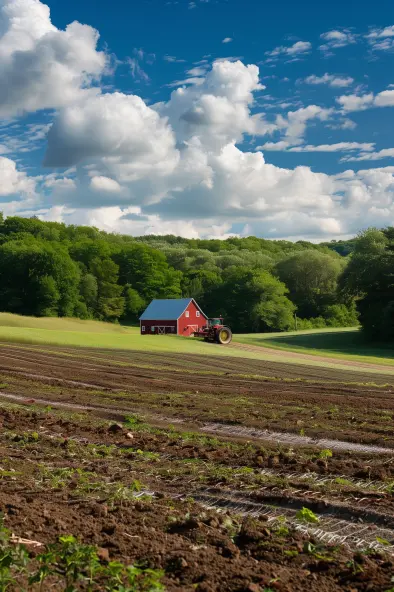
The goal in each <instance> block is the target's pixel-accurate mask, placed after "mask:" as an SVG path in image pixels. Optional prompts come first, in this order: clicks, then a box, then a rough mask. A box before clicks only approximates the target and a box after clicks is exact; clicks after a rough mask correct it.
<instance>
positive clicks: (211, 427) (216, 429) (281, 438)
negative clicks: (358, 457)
mask: <svg viewBox="0 0 394 592" xmlns="http://www.w3.org/2000/svg"><path fill="white" fill-rule="evenodd" d="M0 397H3V398H5V399H9V400H13V401H18V402H21V403H23V404H26V403H28V402H30V404H32V403H34V404H37V405H45V406H48V405H50V406H51V407H54V408H56V407H61V408H64V409H71V410H74V411H93V412H97V413H100V414H105V415H107V416H109V417H117V418H119V419H124V416H125V415H127V414H130V413H131V412H132V411H134V412H137V413H138V412H139V411H140V410H139V409H138V408H136V409H134V410H132V409H130V408H129V409H121V408H108V407H105V406H99V405H80V404H78V403H67V402H65V401H56V400H51V399H41V398H39V399H37V398H35V399H28V398H27V397H26V396H24V395H16V394H12V393H5V392H0ZM142 412H143V413H144V415H145V416H146V417H147V418H149V419H150V420H152V421H158V422H163V423H167V424H174V423H176V424H180V425H182V424H185V425H191V424H192V423H193V422H192V420H189V421H185V420H183V419H180V418H168V417H165V416H161V415H155V414H149V415H147V414H146V410H142ZM195 429H196V430H198V431H199V432H202V433H206V434H220V435H223V436H228V437H233V438H234V437H235V438H241V439H248V440H255V441H268V442H276V443H282V444H290V445H295V446H306V447H311V446H313V447H316V448H321V449H327V448H331V449H333V450H339V451H349V452H360V453H366V454H372V455H375V454H389V455H391V456H394V449H392V448H384V447H382V446H373V445H367V444H357V443H354V442H344V441H341V440H328V439H313V438H310V437H309V436H299V435H297V434H291V433H284V432H270V431H268V430H258V429H255V428H246V427H240V428H238V427H237V426H233V425H229V424H215V423H204V424H203V425H196V426H195Z"/></svg>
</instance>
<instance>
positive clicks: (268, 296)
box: [0, 217, 394, 332]
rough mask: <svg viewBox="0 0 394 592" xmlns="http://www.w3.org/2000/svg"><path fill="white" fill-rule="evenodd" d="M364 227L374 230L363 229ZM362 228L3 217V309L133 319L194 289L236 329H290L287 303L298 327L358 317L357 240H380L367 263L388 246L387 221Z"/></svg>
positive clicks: (369, 248) (211, 311)
mask: <svg viewBox="0 0 394 592" xmlns="http://www.w3.org/2000/svg"><path fill="white" fill-rule="evenodd" d="M368 232H369V233H371V232H372V233H373V232H375V233H376V236H379V240H377V239H376V240H375V242H374V241H373V239H369V238H366V237H368V236H370V235H369V234H368ZM368 232H367V233H366V234H365V235H363V236H364V238H363V237H361V238H358V239H354V240H351V241H344V242H332V243H322V244H319V245H316V244H312V243H309V242H306V241H299V242H297V243H292V242H290V241H276V240H266V239H261V238H256V237H247V238H229V239H227V240H224V241H221V240H196V239H183V238H180V237H176V236H172V235H169V236H143V237H138V238H135V237H131V236H125V235H117V234H108V233H106V232H103V231H99V230H98V229H96V228H92V227H86V226H66V225H65V224H60V223H56V222H42V221H40V220H38V219H36V218H19V217H9V218H7V219H6V220H4V219H3V218H2V217H1V218H0V310H2V311H7V312H13V313H18V314H25V315H35V316H76V317H79V318H94V319H101V320H106V321H115V322H116V321H120V322H124V323H133V322H136V321H137V319H138V316H139V314H140V313H141V311H142V310H143V309H144V308H145V306H146V305H147V304H148V303H149V302H150V300H151V299H152V298H178V297H187V296H191V297H194V298H196V299H197V300H198V302H199V304H200V305H201V307H202V308H203V310H205V312H206V313H207V314H208V315H217V314H222V315H223V316H224V317H225V318H226V322H227V323H228V324H230V325H231V326H232V328H233V330H234V331H236V332H251V331H281V330H287V329H293V328H294V324H295V321H294V313H296V314H297V316H298V327H299V328H312V327H324V326H350V325H355V324H357V322H358V321H357V312H356V305H355V303H356V302H357V301H360V302H361V300H362V298H363V295H364V292H363V289H364V288H365V286H359V285H358V284H357V287H355V285H356V283H355V279H354V278H355V277H359V275H360V274H359V271H358V268H356V267H355V266H357V265H358V266H363V265H364V263H363V262H364V259H365V257H364V259H363V257H362V255H361V254H360V249H364V250H363V253H364V255H365V252H368V253H369V252H370V251H371V253H373V252H374V251H373V250H374V249H378V247H377V246H376V244H379V249H380V250H379V249H378V251H377V252H376V253H375V255H374V256H375V259H374V260H373V261H372V262H371V261H369V260H368V261H367V262H366V263H368V265H369V264H371V265H374V264H375V263H376V261H377V259H376V258H379V257H386V255H384V253H386V254H387V256H390V253H391V252H390V248H391V246H390V245H391V242H390V241H391V240H392V239H391V237H390V236H391V235H390V236H389V234H388V233H390V231H384V232H383V231H368ZM391 232H393V231H391ZM385 233H386V234H385ZM382 237H383V238H382ZM368 241H369V242H368ZM379 241H380V242H379ZM375 243H376V244H375ZM359 245H364V246H359ZM353 251H355V254H354V255H353V256H352V255H351V253H352V252H353ZM383 273H385V272H383ZM367 275H368V272H367ZM338 285H339V286H340V289H338ZM387 298H388V302H391V301H390V297H389V296H387ZM393 300H394V297H393ZM363 302H364V301H363ZM363 306H364V308H365V305H362V306H361V308H362V307H363ZM393 308H394V305H393ZM390 310H391V309H390ZM387 314H389V312H387ZM365 316H366V314H365V310H364V309H363V310H362V320H363V319H364V317H365Z"/></svg>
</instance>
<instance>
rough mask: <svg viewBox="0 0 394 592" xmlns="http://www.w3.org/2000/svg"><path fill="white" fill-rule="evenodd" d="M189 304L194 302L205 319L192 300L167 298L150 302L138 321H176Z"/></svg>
mask: <svg viewBox="0 0 394 592" xmlns="http://www.w3.org/2000/svg"><path fill="white" fill-rule="evenodd" d="M191 302H194V304H195V305H196V307H197V308H198V309H199V310H200V312H201V314H202V315H203V316H204V317H205V318H207V316H206V315H205V314H204V313H203V311H202V310H201V309H200V307H199V306H198V304H197V303H196V301H195V300H194V298H169V299H162V300H152V302H151V303H150V304H149V306H148V307H147V308H146V310H145V311H144V312H143V313H142V315H141V316H140V321H168V320H177V319H179V317H180V316H181V315H182V314H183V313H184V312H185V310H186V309H187V307H188V306H189V304H190V303H191Z"/></svg>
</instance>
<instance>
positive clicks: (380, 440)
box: [0, 344, 394, 592]
mask: <svg viewBox="0 0 394 592" xmlns="http://www.w3.org/2000/svg"><path fill="white" fill-rule="evenodd" d="M393 385H394V377H393V376H392V375H387V376H385V375H384V374H383V373H382V374H376V373H375V374H370V373H368V372H365V371H363V370H362V369H360V371H357V372H355V371H353V370H340V371H339V370H334V369H329V368H324V369H323V368H322V369H320V368H317V367H316V366H313V367H312V366H302V365H286V364H281V363H275V362H269V363H268V362H261V361H258V360H251V359H242V358H223V357H215V356H212V357H205V356H204V357H203V356H196V355H195V356H192V355H181V354H163V353H148V352H130V351H127V352H122V351H117V352H114V351H112V350H97V349H94V350H93V349H92V350H89V349H85V348H84V349H71V348H54V347H51V348H49V347H41V346H28V345H23V346H18V345H9V344H7V345H6V344H4V345H0V400H1V402H2V407H1V413H0V424H1V432H0V449H1V461H0V465H1V466H0V483H1V490H0V510H1V511H2V512H3V514H4V526H5V527H7V528H8V529H9V530H10V532H12V534H13V535H14V539H9V541H8V543H7V544H6V543H4V540H3V539H4V536H5V535H1V533H0V535H1V536H0V543H1V544H0V547H2V549H3V555H4V554H6V551H4V549H8V547H7V545H8V546H11V547H12V546H13V545H14V547H13V548H14V549H15V548H16V547H15V541H17V537H19V539H25V542H24V544H26V548H27V550H28V554H29V564H28V567H27V568H24V570H20V571H18V570H17V569H16V568H15V569H14V572H13V574H12V577H13V578H14V581H11V583H10V585H9V587H8V588H4V589H11V590H21V589H29V590H65V589H66V585H68V584H67V577H66V576H65V575H64V573H63V571H62V569H63V568H60V567H59V565H58V564H56V568H54V569H53V571H51V572H50V573H49V575H48V576H46V579H44V580H43V581H41V583H40V582H38V580H37V582H38V583H34V582H33V581H30V583H29V582H28V578H29V574H30V575H31V574H34V573H38V571H39V568H40V565H41V564H42V561H43V560H42V557H41V558H40V557H38V558H37V553H40V552H42V551H43V550H45V551H47V549H48V547H47V545H49V544H52V543H55V542H56V541H57V540H58V538H59V537H60V536H64V535H70V534H73V535H74V536H77V537H79V539H80V542H81V544H82V543H83V544H85V545H86V544H89V545H93V546H94V547H95V548H96V549H98V551H97V553H98V555H97V557H98V561H99V567H100V566H101V567H100V569H101V570H102V571H100V569H99V568H97V569H98V572H97V573H98V574H99V575H97V578H98V579H97V578H96V579H95V580H94V581H93V580H92V578H91V581H90V582H89V578H88V576H87V575H86V567H85V568H83V567H80V569H79V571H78V573H77V572H75V573H74V572H73V573H74V575H75V574H76V573H77V575H75V578H76V579H75V582H73V585H74V589H76V590H79V589H81V590H109V589H110V590H121V588H120V587H119V586H120V584H119V585H118V584H117V585H118V587H116V585H115V583H114V582H115V580H113V581H112V580H111V583H110V584H109V583H108V582H109V581H110V580H108V578H109V576H108V573H109V571H110V566H111V565H112V563H111V561H118V562H121V564H123V565H124V566H126V565H131V564H133V565H134V566H135V565H138V566H139V567H138V569H139V570H140V572H139V573H138V577H137V579H136V581H135V582H134V583H133V584H132V585H130V588H125V590H152V591H153V590H159V589H161V588H160V586H164V588H165V589H167V590H170V591H175V590H177V591H181V590H182V591H183V590H186V591H193V590H197V591H200V592H203V591H205V592H210V591H217V592H219V591H220V592H222V591H234V592H235V591H239V592H241V591H245V592H248V591H249V592H256V591H263V590H265V591H266V592H267V591H269V590H283V591H288V592H290V591H298V590H316V591H317V590H319V591H320V592H324V591H327V592H328V591H330V592H331V591H334V590H337V591H339V590H346V591H348V592H351V591H354V590H360V591H364V590H365V591H367V590H373V591H375V590H376V591H390V590H392V589H394V588H393V586H394V580H392V577H393V576H394V561H393V553H394V501H393V491H394V465H393V460H394V432H393V418H394V396H393V392H392V391H393V389H394V386H393ZM19 539H18V540H19ZM1 541H3V542H1ZM18 548H19V547H18ZM7 552H8V551H7ZM7 556H8V555H7ZM59 561H60V560H59ZM84 569H85V571H84ZM111 569H112V568H111ZM26 570H27V571H26ZM29 570H30V571H29ZM149 570H153V574H154V575H153V576H152V575H149V574H150V572H149ZM122 573H123V572H122ZM123 575H124V574H123ZM2 577H3V575H2V571H1V562H0V585H1V582H2V580H1V578H2ZM68 577H71V576H68ZM111 577H112V576H111ZM122 577H123V576H122ZM124 577H126V576H124ZM150 577H151V578H153V579H155V578H156V579H157V581H160V584H158V583H156V584H154V583H152V582H150V581H149V578H150ZM100 578H101V579H100ZM106 578H107V579H106ZM33 579H34V578H33ZM89 586H90V587H89ZM133 586H134V587H133ZM70 589H72V588H70Z"/></svg>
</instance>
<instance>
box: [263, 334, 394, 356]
mask: <svg viewBox="0 0 394 592" xmlns="http://www.w3.org/2000/svg"><path fill="white" fill-rule="evenodd" d="M263 341H264V343H263ZM257 342H260V343H261V345H266V346H269V345H277V346H282V347H291V348H294V349H297V350H299V351H300V350H301V349H302V350H305V353H307V350H315V351H319V350H323V351H324V352H327V353H330V352H331V353H336V354H353V355H358V356H374V357H377V358H386V359H394V348H393V344H391V343H388V344H385V343H370V342H368V341H367V340H366V339H365V336H364V335H363V333H362V332H361V331H349V332H347V331H338V332H336V331H333V332H329V333H328V332H324V331H322V332H321V333H306V334H305V333H304V334H300V335H286V334H283V335H275V337H272V338H268V339H267V338H265V339H264V340H263V339H261V340H260V339H258V340H256V343H257Z"/></svg>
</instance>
